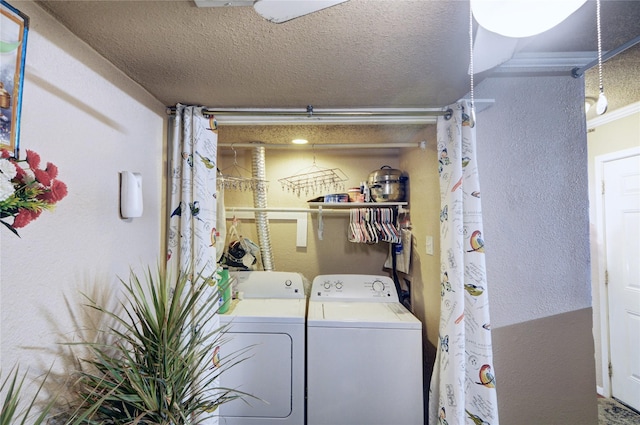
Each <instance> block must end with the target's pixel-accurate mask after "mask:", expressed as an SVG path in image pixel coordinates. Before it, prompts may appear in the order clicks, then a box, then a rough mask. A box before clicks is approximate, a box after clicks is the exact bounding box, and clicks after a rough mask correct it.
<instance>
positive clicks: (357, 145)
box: [218, 140, 427, 150]
mask: <svg viewBox="0 0 640 425" xmlns="http://www.w3.org/2000/svg"><path fill="white" fill-rule="evenodd" d="M218 147H223V148H231V149H235V148H257V147H264V148H265V149H287V150H290V149H312V150H316V149H394V148H420V149H422V150H425V149H426V148H427V142H426V141H424V140H423V141H421V142H416V143H410V142H407V143H393V142H391V143H344V144H342V143H323V144H310V145H309V144H308V145H294V144H291V143H289V144H284V143H279V144H267V143H263V142H239V143H218Z"/></svg>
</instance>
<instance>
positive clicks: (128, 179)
mask: <svg viewBox="0 0 640 425" xmlns="http://www.w3.org/2000/svg"><path fill="white" fill-rule="evenodd" d="M120 216H121V217H122V218H136V217H141V216H142V175H141V174H140V173H133V172H131V171H122V172H120Z"/></svg>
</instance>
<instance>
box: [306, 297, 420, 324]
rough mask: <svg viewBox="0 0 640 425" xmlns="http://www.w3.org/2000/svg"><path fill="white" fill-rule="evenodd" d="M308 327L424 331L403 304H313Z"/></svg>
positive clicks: (331, 302)
mask: <svg viewBox="0 0 640 425" xmlns="http://www.w3.org/2000/svg"><path fill="white" fill-rule="evenodd" d="M307 326H308V327H335V328H338V327H344V328H376V329H380V328H389V329H421V328H422V323H421V322H420V320H418V319H417V318H416V317H415V316H414V315H413V314H411V312H410V311H409V310H407V308H406V307H405V306H403V305H402V304H400V303H370V302H336V301H330V302H316V301H311V302H309V313H308V315H307Z"/></svg>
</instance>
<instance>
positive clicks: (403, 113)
mask: <svg viewBox="0 0 640 425" xmlns="http://www.w3.org/2000/svg"><path fill="white" fill-rule="evenodd" d="M175 111H176V108H175V107H168V108H167V114H169V115H175ZM202 112H203V114H204V115H215V116H216V117H217V118H219V119H218V121H219V123H222V124H236V125H248V124H316V123H336V124H339V123H348V124H356V123H382V122H386V123H396V124H411V123H416V124H420V123H433V122H434V121H433V119H430V118H433V117H438V116H444V117H445V118H446V119H449V118H451V115H452V114H453V111H452V110H451V109H450V108H448V109H444V108H371V109H368V110H367V109H314V108H313V106H311V105H309V106H307V107H306V108H305V109H301V108H298V109H295V108H280V109H278V108H265V109H251V108H206V107H203V108H202Z"/></svg>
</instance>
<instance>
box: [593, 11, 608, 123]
mask: <svg viewBox="0 0 640 425" xmlns="http://www.w3.org/2000/svg"><path fill="white" fill-rule="evenodd" d="M596 29H597V33H598V87H599V89H600V94H599V95H598V102H597V103H596V113H597V114H598V115H602V114H604V113H605V112H607V106H608V101H607V97H606V96H605V95H604V83H603V78H602V31H601V30H600V0H596Z"/></svg>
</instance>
